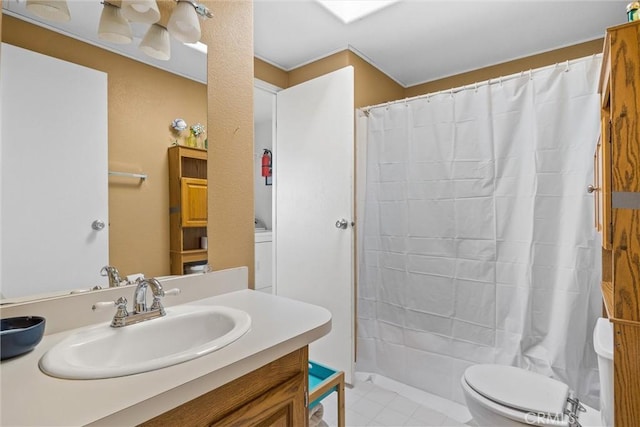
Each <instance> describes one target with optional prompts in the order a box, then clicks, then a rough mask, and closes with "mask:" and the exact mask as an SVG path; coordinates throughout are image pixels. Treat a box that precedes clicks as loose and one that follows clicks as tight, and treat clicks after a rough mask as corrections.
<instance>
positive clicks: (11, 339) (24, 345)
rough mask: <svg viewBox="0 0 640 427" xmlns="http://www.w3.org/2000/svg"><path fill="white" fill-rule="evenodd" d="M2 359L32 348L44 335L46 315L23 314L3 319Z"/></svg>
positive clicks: (0, 344)
mask: <svg viewBox="0 0 640 427" xmlns="http://www.w3.org/2000/svg"><path fill="white" fill-rule="evenodd" d="M0 323H1V324H2V328H1V329H2V331H1V332H0V360H5V359H9V358H10V357H15V356H19V355H21V354H24V353H26V352H28V351H30V350H32V349H33V348H34V347H35V346H36V345H38V343H39V342H40V341H41V340H42V336H43V335H44V325H45V319H44V317H38V316H22V317H10V318H7V319H1V320H0Z"/></svg>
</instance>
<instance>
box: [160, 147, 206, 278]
mask: <svg viewBox="0 0 640 427" xmlns="http://www.w3.org/2000/svg"><path fill="white" fill-rule="evenodd" d="M168 155H169V227H170V233H169V234H170V240H171V241H170V246H169V248H170V253H169V256H170V260H171V274H185V267H186V266H188V265H189V264H202V263H206V261H207V260H208V257H209V253H208V250H207V249H206V248H201V247H200V245H201V237H206V236H207V219H208V217H207V204H208V200H207V188H208V186H207V151H206V150H203V149H200V148H190V147H183V146H179V145H178V146H174V147H171V148H169V150H168Z"/></svg>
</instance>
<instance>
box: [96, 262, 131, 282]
mask: <svg viewBox="0 0 640 427" xmlns="http://www.w3.org/2000/svg"><path fill="white" fill-rule="evenodd" d="M100 275H101V276H102V277H105V276H106V277H108V278H109V287H110V288H115V287H117V286H124V285H128V284H129V281H128V280H127V279H122V278H121V277H120V272H118V269H117V268H115V267H112V266H110V265H105V266H104V267H102V270H100Z"/></svg>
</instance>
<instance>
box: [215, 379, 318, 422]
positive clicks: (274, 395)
mask: <svg viewBox="0 0 640 427" xmlns="http://www.w3.org/2000/svg"><path fill="white" fill-rule="evenodd" d="M305 386H306V381H305V376H304V373H299V374H297V375H295V376H294V377H293V378H291V379H290V380H288V381H287V382H285V383H283V384H282V385H279V386H276V387H274V388H272V389H271V390H269V391H268V392H266V393H264V394H262V395H261V396H259V397H257V398H256V399H254V400H252V401H251V402H249V403H248V404H246V405H244V406H242V407H241V408H240V409H237V410H236V411H234V412H232V413H231V414H229V415H228V416H226V417H224V418H223V419H221V420H220V421H217V422H215V423H213V424H211V426H212V427H230V426H236V427H240V426H247V427H248V426H251V427H304V426H307V425H308V419H307V408H306V406H305V392H306V387H305Z"/></svg>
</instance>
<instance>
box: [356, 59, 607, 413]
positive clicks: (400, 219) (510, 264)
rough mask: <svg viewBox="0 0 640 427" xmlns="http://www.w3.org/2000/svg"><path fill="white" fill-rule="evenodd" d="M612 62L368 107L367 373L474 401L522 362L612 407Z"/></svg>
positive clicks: (575, 64) (363, 238)
mask: <svg viewBox="0 0 640 427" xmlns="http://www.w3.org/2000/svg"><path fill="white" fill-rule="evenodd" d="M600 62H601V58H600V56H594V57H589V58H584V59H581V60H577V61H572V62H571V63H570V64H562V65H557V66H554V67H547V68H543V69H539V70H534V71H531V72H525V73H522V74H520V75H517V76H510V77H508V78H504V79H501V80H496V81H490V82H485V83H483V84H479V85H473V86H471V87H466V88H461V89H458V90H452V91H448V92H447V91H445V92H439V93H438V94H434V95H430V96H424V97H420V98H417V99H412V100H407V101H401V102H396V103H393V104H387V105H382V106H377V107H373V108H370V109H369V110H368V117H366V115H365V114H364V111H360V112H359V119H358V120H359V121H360V122H359V124H358V126H359V130H362V129H366V130H365V131H364V132H362V131H361V132H359V134H358V149H359V155H360V156H363V157H361V159H364V158H366V168H365V170H361V171H360V173H361V174H363V175H361V176H360V183H361V185H360V187H359V191H360V192H361V193H360V195H359V200H360V202H361V203H360V217H359V222H358V227H359V233H358V236H359V242H358V245H359V280H358V281H359V284H358V357H357V369H358V370H359V371H363V372H374V373H378V374H381V375H383V376H386V377H389V378H392V379H394V380H396V381H400V382H403V383H405V384H408V385H411V386H414V387H417V388H420V389H423V390H425V391H427V392H430V393H433V394H437V395H439V396H442V397H445V398H448V399H451V400H454V401H457V402H464V399H463V394H462V390H461V388H460V378H461V376H462V374H463V372H464V370H465V369H466V368H467V367H468V366H470V365H473V364H477V363H499V364H505V365H513V366H519V367H522V368H525V369H529V370H532V371H535V372H539V373H542V374H544V375H547V376H551V377H554V378H556V379H559V380H561V381H563V382H565V383H567V384H569V386H570V387H571V388H572V389H574V390H575V391H576V392H578V394H579V396H580V397H581V398H582V399H584V401H585V402H586V403H588V404H591V405H593V406H596V407H597V406H598V403H597V400H598V378H597V363H596V356H595V353H594V351H593V345H592V331H593V327H594V326H595V320H596V318H597V317H598V315H599V313H600V310H601V305H600V304H601V303H600V301H601V300H600V293H599V277H600V249H599V248H600V241H599V238H598V235H597V233H596V231H595V229H594V225H593V203H594V202H593V197H592V196H591V195H588V194H587V193H586V188H587V185H589V184H590V183H592V182H593V181H592V176H593V173H592V170H593V153H594V150H595V146H596V143H597V140H598V136H599V123H600V122H599V114H600V111H599V96H598V94H597V82H598V77H599V69H600ZM363 162H364V160H363ZM365 175H366V176H365ZM362 192H364V193H362Z"/></svg>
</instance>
